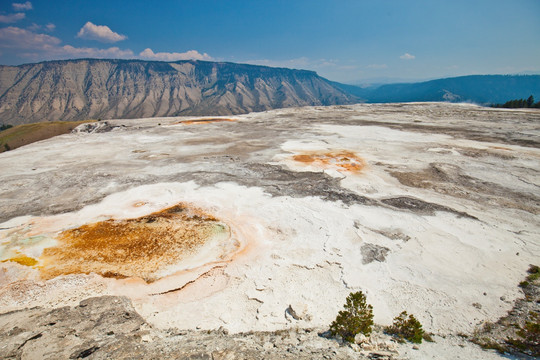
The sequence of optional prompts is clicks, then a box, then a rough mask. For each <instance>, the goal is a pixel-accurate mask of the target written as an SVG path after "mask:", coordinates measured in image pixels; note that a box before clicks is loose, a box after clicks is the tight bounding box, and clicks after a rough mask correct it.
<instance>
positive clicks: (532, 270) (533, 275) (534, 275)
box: [519, 265, 540, 288]
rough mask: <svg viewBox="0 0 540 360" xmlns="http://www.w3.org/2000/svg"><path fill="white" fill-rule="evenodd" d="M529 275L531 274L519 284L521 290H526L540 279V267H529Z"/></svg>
mask: <svg viewBox="0 0 540 360" xmlns="http://www.w3.org/2000/svg"><path fill="white" fill-rule="evenodd" d="M527 273H529V275H528V276H527V277H526V278H525V280H523V281H522V282H520V283H519V287H521V288H526V287H527V286H529V285H530V284H531V283H532V282H534V281H535V280H537V279H538V278H540V267H538V266H536V265H531V266H530V267H529V270H527Z"/></svg>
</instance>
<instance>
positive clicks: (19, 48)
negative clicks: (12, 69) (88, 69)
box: [0, 26, 135, 60]
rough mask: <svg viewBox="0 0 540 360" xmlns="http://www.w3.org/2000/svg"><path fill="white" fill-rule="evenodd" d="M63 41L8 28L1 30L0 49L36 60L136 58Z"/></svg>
mask: <svg viewBox="0 0 540 360" xmlns="http://www.w3.org/2000/svg"><path fill="white" fill-rule="evenodd" d="M61 43H62V40H60V39H59V38H57V37H54V36H51V35H47V34H38V33H35V32H33V31H30V30H28V29H22V28H18V27H14V26H8V27H6V28H1V29H0V49H9V51H10V52H12V53H14V54H17V55H18V56H20V57H23V58H30V59H34V60H42V59H66V58H77V57H79V58H80V57H91V58H134V57H135V54H134V53H133V51H131V50H130V49H120V48H118V47H110V48H107V49H99V48H93V47H80V48H79V47H74V46H71V45H61Z"/></svg>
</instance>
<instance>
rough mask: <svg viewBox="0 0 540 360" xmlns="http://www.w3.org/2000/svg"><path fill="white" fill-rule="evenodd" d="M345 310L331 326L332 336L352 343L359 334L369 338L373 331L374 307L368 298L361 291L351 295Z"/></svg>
mask: <svg viewBox="0 0 540 360" xmlns="http://www.w3.org/2000/svg"><path fill="white" fill-rule="evenodd" d="M344 308H345V310H342V311H340V312H339V313H338V315H337V317H336V320H334V321H333V322H332V324H331V325H330V332H331V334H332V335H334V336H336V335H339V336H341V337H342V338H343V340H345V341H348V342H351V343H352V342H354V337H355V336H356V335H357V334H364V335H366V336H369V335H370V334H371V331H372V330H373V307H372V306H371V305H370V304H368V303H367V302H366V296H365V295H364V294H363V293H362V292H361V291H358V292H354V293H350V294H349V296H347V300H346V303H345V305H344Z"/></svg>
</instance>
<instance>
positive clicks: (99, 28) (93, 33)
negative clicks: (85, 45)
mask: <svg viewBox="0 0 540 360" xmlns="http://www.w3.org/2000/svg"><path fill="white" fill-rule="evenodd" d="M77 37H79V38H81V39H87V40H97V41H101V42H109V43H113V42H117V41H122V40H125V39H127V36H126V35H121V34H118V33H115V32H114V31H112V30H111V29H110V28H109V27H108V26H105V25H95V24H92V23H91V22H90V21H88V22H87V23H86V24H84V26H83V27H82V28H81V30H79V32H78V33H77Z"/></svg>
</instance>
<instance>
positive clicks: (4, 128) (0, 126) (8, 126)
mask: <svg viewBox="0 0 540 360" xmlns="http://www.w3.org/2000/svg"><path fill="white" fill-rule="evenodd" d="M12 127H13V125H10V124H1V125H0V131H4V130H7V129H9V128H12Z"/></svg>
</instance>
